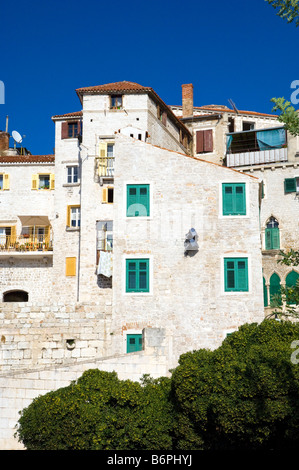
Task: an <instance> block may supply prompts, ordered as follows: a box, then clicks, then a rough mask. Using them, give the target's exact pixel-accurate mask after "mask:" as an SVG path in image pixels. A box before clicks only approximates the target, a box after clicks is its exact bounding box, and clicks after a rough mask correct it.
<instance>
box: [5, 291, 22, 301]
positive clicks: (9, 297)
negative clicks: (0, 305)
mask: <svg viewBox="0 0 299 470" xmlns="http://www.w3.org/2000/svg"><path fill="white" fill-rule="evenodd" d="M3 302H28V292H25V291H23V290H14V291H10V292H5V293H4V294H3Z"/></svg>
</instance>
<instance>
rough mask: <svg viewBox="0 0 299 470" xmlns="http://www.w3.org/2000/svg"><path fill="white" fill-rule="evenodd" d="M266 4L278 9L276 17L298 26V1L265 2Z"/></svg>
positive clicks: (274, 0)
mask: <svg viewBox="0 0 299 470" xmlns="http://www.w3.org/2000/svg"><path fill="white" fill-rule="evenodd" d="M266 2H268V3H269V4H270V5H272V6H273V7H274V8H275V9H278V12H277V15H278V16H280V17H281V18H282V19H284V20H286V21H287V22H288V23H295V24H296V26H299V5H298V3H299V2H298V0H266Z"/></svg>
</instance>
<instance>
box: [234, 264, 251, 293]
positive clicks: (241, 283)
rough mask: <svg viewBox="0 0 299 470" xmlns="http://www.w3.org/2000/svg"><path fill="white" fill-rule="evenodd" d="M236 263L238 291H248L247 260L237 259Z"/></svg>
mask: <svg viewBox="0 0 299 470" xmlns="http://www.w3.org/2000/svg"><path fill="white" fill-rule="evenodd" d="M237 263H238V264H237V274H238V291H248V270H247V260H246V259H243V260H238V261H237Z"/></svg>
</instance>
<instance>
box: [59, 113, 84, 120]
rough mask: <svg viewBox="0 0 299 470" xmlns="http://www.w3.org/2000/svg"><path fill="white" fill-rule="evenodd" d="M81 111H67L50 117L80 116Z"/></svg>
mask: <svg viewBox="0 0 299 470" xmlns="http://www.w3.org/2000/svg"><path fill="white" fill-rule="evenodd" d="M82 115H83V113H82V111H74V112H73V113H67V114H56V115H55V116H52V119H59V118H65V119H67V118H73V117H82Z"/></svg>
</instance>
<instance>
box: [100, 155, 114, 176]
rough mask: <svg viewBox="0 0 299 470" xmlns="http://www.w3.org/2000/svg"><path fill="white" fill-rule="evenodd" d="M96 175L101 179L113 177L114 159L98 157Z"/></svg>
mask: <svg viewBox="0 0 299 470" xmlns="http://www.w3.org/2000/svg"><path fill="white" fill-rule="evenodd" d="M98 175H99V176H101V177H108V178H113V177H114V157H98Z"/></svg>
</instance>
